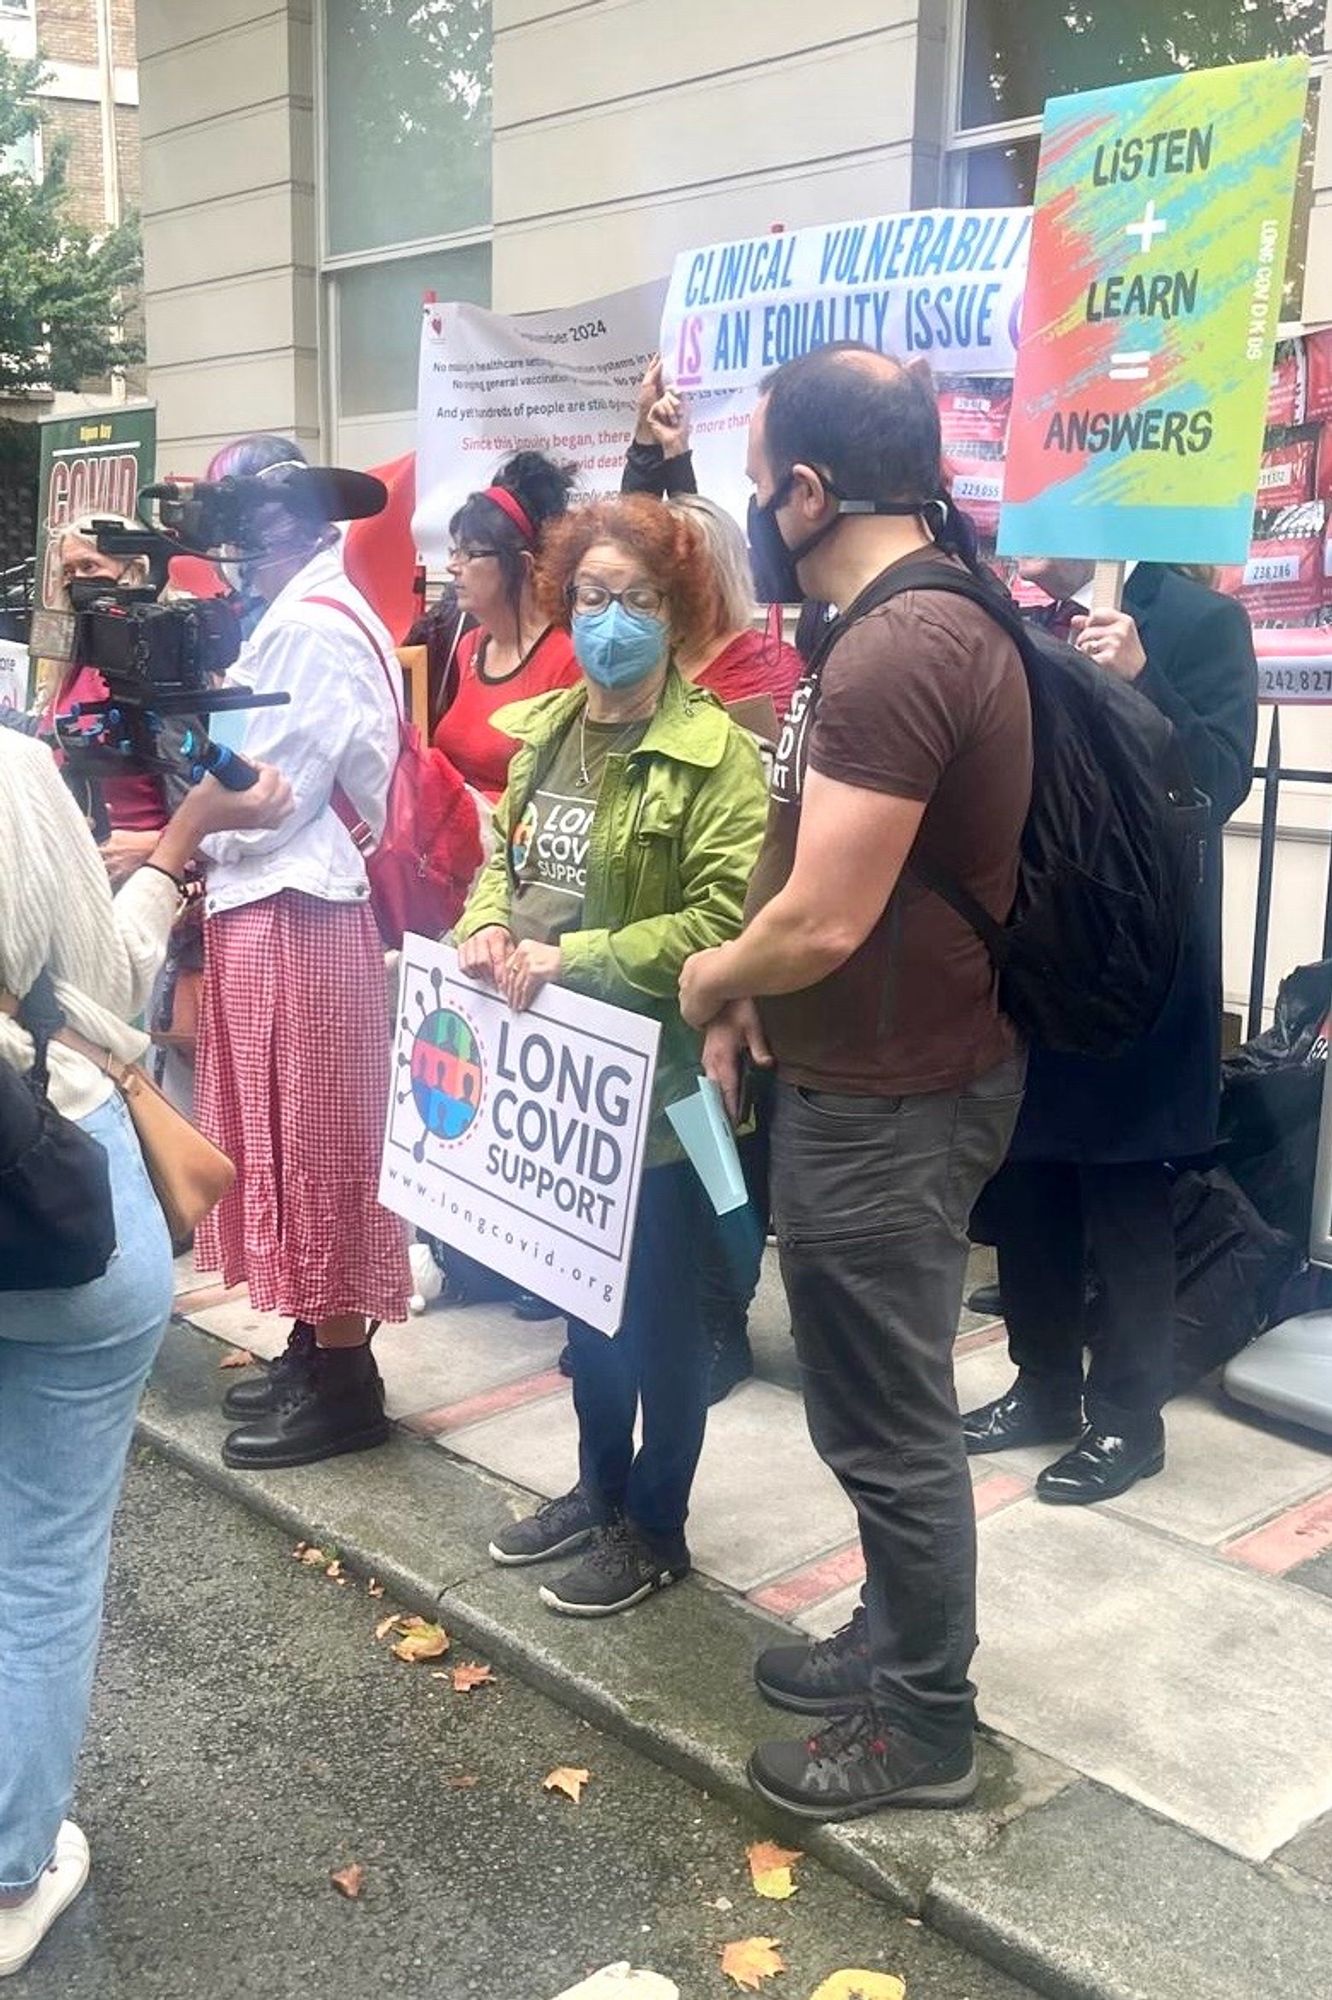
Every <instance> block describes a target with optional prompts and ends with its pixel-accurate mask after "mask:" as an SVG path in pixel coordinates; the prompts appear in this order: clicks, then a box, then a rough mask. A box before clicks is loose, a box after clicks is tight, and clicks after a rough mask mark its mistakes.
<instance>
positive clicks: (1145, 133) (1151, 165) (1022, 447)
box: [999, 56, 1308, 563]
mask: <svg viewBox="0 0 1332 2000" xmlns="http://www.w3.org/2000/svg"><path fill="white" fill-rule="evenodd" d="M1307 86H1308V63H1307V61H1306V59H1305V58H1304V57H1303V56H1293V57H1290V58H1288V59H1285V60H1282V61H1273V62H1261V63H1247V64H1239V65H1236V66H1234V67H1232V68H1229V69H1217V70H1202V71H1197V72H1195V73H1193V74H1191V75H1179V76H1170V77H1161V78H1157V79H1154V80H1152V81H1150V82H1146V83H1131V84H1119V85H1116V86H1115V87H1113V88H1112V89H1109V90H1097V91H1090V92H1087V93H1085V94H1084V95H1081V96H1078V97H1059V98H1052V99H1051V100H1050V102H1049V103H1048V104H1047V105H1046V107H1045V121H1044V125H1043V127H1042V136H1041V163H1040V172H1039V176H1038V179H1037V183H1036V218H1035V225H1034V229H1033V234H1032V253H1031V270H1030V275H1029V278H1028V283H1027V296H1026V301H1025V304H1024V307H1023V319H1022V344H1021V350H1020V353H1019V356H1018V366H1017V377H1016V381H1015V383H1014V389H1013V420H1012V429H1011V432H1010V436H1009V447H1008V458H1007V472H1006V478H1005V485H1004V505H1003V515H1002V519H1001V523H1000V530H999V547H1000V548H1001V549H1002V550H1003V551H1004V552H1005V553H1007V554H1013V555H1050V556H1076V557H1091V558H1095V559H1097V560H1112V561H1119V560H1124V559H1131V558H1137V557H1146V556H1151V557H1152V558H1154V559H1155V560H1158V561H1162V562H1204V563H1211V562H1242V561H1243V560H1244V558H1245V553H1246V551H1247V548H1248V542H1249V534H1250V528H1251V523H1252V519H1253V507H1254V492H1255V488H1256V485H1257V480H1258V471H1259V454H1260V452H1261V450H1262V441H1263V419H1264V411H1265V408H1266V402H1267V385H1268V374H1269V370H1270V368H1271V363H1272V350H1273V345H1274V342H1275V339H1276V330H1277V322H1278V321H1279V319H1280V317H1281V285H1282V274H1283V272H1284V269H1285V261H1286V239H1287V235H1288V231H1289V225H1290V211H1291V203H1292V198H1293V194H1294V186H1295V170H1296V165H1297V161H1298V157H1299V147H1300V138H1301V132H1302V128H1303V122H1304V112H1305V101H1306V96H1307Z"/></svg>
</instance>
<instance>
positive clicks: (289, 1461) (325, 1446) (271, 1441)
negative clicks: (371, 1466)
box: [222, 1345, 390, 1469]
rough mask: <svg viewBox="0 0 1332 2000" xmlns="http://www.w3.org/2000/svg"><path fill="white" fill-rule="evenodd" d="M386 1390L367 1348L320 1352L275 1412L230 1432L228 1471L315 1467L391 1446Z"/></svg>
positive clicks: (226, 1457) (226, 1455) (319, 1349)
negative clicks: (232, 1468) (353, 1453)
mask: <svg viewBox="0 0 1332 2000" xmlns="http://www.w3.org/2000/svg"><path fill="white" fill-rule="evenodd" d="M389 1433H390V1425H389V1420H388V1418H387V1417H386V1416H385V1415H384V1384H383V1382H382V1381H381V1380H380V1375H379V1370H378V1368H377V1367H376V1366H375V1358H374V1356H373V1355H372V1354H371V1352H370V1349H369V1346H368V1345H366V1346H363V1347H316V1349H315V1354H314V1366H313V1368H312V1369H311V1371H310V1373H309V1374H308V1376H306V1377H305V1378H303V1379H302V1380H300V1381H295V1382H292V1383H290V1384H289V1385H288V1386H287V1388H286V1389H284V1390H283V1392H282V1395H281V1400H280V1402H279V1405H278V1407H277V1408H276V1409H275V1410H272V1411H270V1412H269V1414H268V1415H267V1416H264V1417H258V1418H256V1419H255V1421H254V1422H253V1423H252V1424H245V1425H242V1427H241V1429H240V1430H235V1431H232V1433H231V1435H230V1437H228V1438H226V1439H225V1440H224V1442H223V1445H222V1462H223V1464H224V1465H233V1466H239V1467H242V1468H245V1467H251V1468H255V1469H262V1468H263V1467H265V1466H287V1465H315V1464H317V1463H318V1461H319V1460H320V1459H324V1458H337V1457H338V1456H339V1455H340V1454H341V1453H343V1452H347V1451H369V1450H370V1449H371V1448H372V1446H374V1445H377V1444H387V1442H388V1439H389Z"/></svg>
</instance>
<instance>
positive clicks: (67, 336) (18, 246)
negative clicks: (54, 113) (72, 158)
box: [0, 50, 143, 395]
mask: <svg viewBox="0 0 1332 2000" xmlns="http://www.w3.org/2000/svg"><path fill="white" fill-rule="evenodd" d="M42 74H43V72H42V65H41V63H40V61H37V62H20V61H17V60H16V59H14V58H13V57H11V56H9V55H7V54H5V53H4V51H3V50H0V395H12V394H13V393H14V392H15V391H16V390H23V389H35V388H47V389H77V388H78V386H79V385H80V383H82V382H85V381H87V380H88V379H89V378H90V377H93V376H98V375H106V374H109V373H110V372H111V370H112V369H113V368H123V367H125V366H127V365H129V364H131V363H133V362H135V361H140V360H142V359H143V347H142V344H141V342H140V341H139V340H138V339H137V338H136V337H135V336H133V335H131V334H128V333H127V332H126V330H125V315H126V311H127V309H128V308H129V307H130V306H131V305H132V304H133V302H134V300H135V298H136V296H137V292H138V285H139V278H140V272H141V268H142V266H141V260H140V253H139V232H138V225H137V222H135V221H134V220H128V221H126V222H124V223H122V224H121V225H120V227H119V228H117V229H114V230H111V231H110V232H109V233H107V234H106V235H104V236H102V237H100V238H94V237H93V236H91V235H90V233H89V232H88V230H87V229H85V228H84V227H83V226H82V225H81V224H80V223H79V222H78V221H77V220H76V219H75V217H74V215H73V213H72V211H71V207H70V193H69V183H68V177H67V162H66V152H65V148H64V147H63V146H62V145H61V144H59V143H55V144H53V143H51V142H50V141H49V139H47V140H46V141H45V174H44V176H43V178H42V180H40V181H34V180H33V179H32V177H31V176H30V175H29V174H28V173H27V172H26V171H25V169H24V168H23V167H22V166H21V165H19V164H17V163H16V160H15V150H16V149H20V148H22V146H23V142H24V141H25V140H27V139H29V138H30V137H31V135H32V134H33V133H34V132H35V131H36V129H37V127H38V126H39V124H40V123H41V110H40V102H39V100H38V98H37V97H36V94H35V93H36V90H37V86H38V84H39V83H40V82H41V80H42Z"/></svg>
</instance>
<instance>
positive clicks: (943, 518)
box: [920, 498, 951, 538]
mask: <svg viewBox="0 0 1332 2000" xmlns="http://www.w3.org/2000/svg"><path fill="white" fill-rule="evenodd" d="M950 504H951V503H950V502H949V501H947V500H944V499H942V498H939V499H935V500H927V501H926V502H925V505H924V506H923V507H922V508H921V510H920V511H921V514H922V515H923V516H924V518H925V519H926V520H927V521H928V520H929V518H930V510H931V508H933V507H937V508H938V510H939V525H938V527H937V528H936V529H935V531H934V532H935V536H936V538H937V537H938V536H939V535H941V534H942V533H943V531H944V529H945V528H946V527H947V526H948V514H949V509H950Z"/></svg>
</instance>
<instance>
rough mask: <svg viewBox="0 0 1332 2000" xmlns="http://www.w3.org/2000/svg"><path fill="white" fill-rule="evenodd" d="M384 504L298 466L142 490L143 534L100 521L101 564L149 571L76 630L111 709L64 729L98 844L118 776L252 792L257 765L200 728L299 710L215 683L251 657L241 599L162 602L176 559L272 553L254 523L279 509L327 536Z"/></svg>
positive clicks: (69, 768) (76, 713)
mask: <svg viewBox="0 0 1332 2000" xmlns="http://www.w3.org/2000/svg"><path fill="white" fill-rule="evenodd" d="M386 497H387V496H386V492H385V488H384V486H383V484H382V483H381V482H380V481H379V480H377V479H374V478H372V477H370V476H369V475H368V474H366V473H359V472H348V471H344V470H342V469H340V468H338V467H333V466H307V465H304V464H301V463H299V462H297V461H293V462H292V463H291V464H290V465H278V466H274V467H270V468H269V469H268V470H267V471H266V472H265V473H262V474H255V475H253V476H245V477H229V478H226V479H221V480H216V481H205V480H193V481H186V480H182V481H174V480H173V481H167V482H165V483H163V484H161V485H156V486H145V487H144V488H143V490H142V492H141V493H140V494H139V501H138V506H139V513H138V520H139V526H138V527H136V528H127V527H125V526H124V525H123V523H122V522H120V521H114V520H103V521H94V523H93V530H92V532H93V538H94V540H95V541H96V543H97V547H98V548H99V549H100V550H101V552H102V553H103V554H104V555H110V556H116V557H119V558H120V559H121V560H122V561H124V562H129V561H131V560H132V559H133V558H135V557H143V558H144V559H145V561H146V565H147V571H148V580H147V582H146V583H145V584H144V585H142V586H139V587H133V588H128V589H127V588H125V587H123V586H121V585H119V584H108V586H107V589H106V591H105V593H104V594H102V595H101V596H99V597H98V598H96V599H95V600H94V602H93V603H92V604H91V605H89V606H87V607H86V608H84V609H82V610H80V611H77V612H76V613H75V614H74V617H73V621H72V623H73V634H72V656H73V658H75V659H76V660H78V661H79V662H80V663H81V664H84V665H87V666H91V667H94V668H95V669H96V670H97V672H98V673H99V674H100V675H101V677H102V679H103V680H104V681H105V682H106V686H107V694H106V698H105V699H104V700H99V701H93V702H80V703H77V704H76V705H75V706H74V707H73V708H72V709H71V710H70V711H69V712H68V713H67V714H66V715H63V716H61V717H60V718H59V719H58V721H57V724H56V735H57V739H58V741H59V743H60V747H61V749H62V751H63V753H64V757H65V771H66V775H67V777H68V779H69V781H70V783H71V786H72V788H73V789H74V791H75V795H76V796H77V797H78V798H79V799H80V802H81V803H82V804H83V805H84V808H85V810H86V811H88V812H89V814H90V816H91V817H92V820H93V825H94V830H95V832H96V833H97V836H98V838H99V839H104V838H105V837H106V831H107V823H106V814H105V808H104V804H103V801H102V798H101V793H100V789H99V781H101V780H105V779H106V778H108V777H115V776H120V775H124V774H125V773H126V772H142V771H150V772H157V773H161V774H162V775H163V776H165V777H167V778H168V779H171V778H174V779H176V780H178V781H179V780H180V779H181V778H183V777H187V778H188V779H189V781H190V782H194V783H197V782H198V780H199V779H200V778H201V777H202V776H203V774H204V772H205V771H211V772H212V773H213V775H214V776H215V777H216V778H217V779H218V781H219V783H221V784H224V785H226V786H227V787H228V788H229V789H231V790H233V791H243V790H245V789H247V788H248V787H249V786H250V785H252V784H253V783H254V782H255V778H256V776H257V773H256V772H255V770H254V767H253V765H250V764H247V763H246V762H245V760H244V758H242V757H238V756H237V755H236V754H235V752H234V751H232V750H229V749H227V748H226V747H225V746H224V745H222V744H217V743H213V742H212V741H211V740H210V739H209V737H208V735H207V733H206V730H205V728H204V726H203V720H204V718H206V717H207V716H209V715H215V714H218V713H226V712H230V711H233V710H236V709H252V708H267V707H273V706H277V705H280V704H282V703H285V702H286V701H287V700H288V699H289V697H288V696H287V695H286V694H281V693H274V694H254V693H252V692H250V690H249V689H247V688H240V687H238V688H223V687H219V686H218V685H217V683H218V681H219V680H220V679H221V677H222V676H223V675H224V674H225V673H226V671H227V669H228V668H229V667H230V666H232V664H233V663H234V662H235V660H236V659H237V657H238V656H239V653H240V649H241V644H242V640H243V631H242V626H241V609H242V607H241V600H240V599H239V597H237V596H235V595H232V596H229V597H224V598H200V597H173V598H171V599H169V600H168V601H167V602H165V603H163V602H161V601H160V600H161V593H162V591H163V590H164V588H165V587H166V583H167V577H168V572H169V568H170V563H171V560H172V558H173V557H174V556H178V555H194V556H200V557H203V558H205V559H206V560H210V561H216V560H218V559H219V558H220V557H222V556H226V557H228V558H230V559H236V558H239V559H242V560H243V559H245V558H246V557H251V558H253V557H256V556H259V555H262V554H263V553H265V550H264V547H263V545H262V542H261V540H260V538H259V536H258V535H257V533H256V519H257V514H258V510H259V508H261V507H265V506H270V505H272V504H273V503H274V502H277V503H278V504H279V505H280V506H281V507H282V508H284V509H285V510H286V511H287V512H288V513H290V514H292V515H294V516H295V517H296V518H297V520H298V521H304V522H305V524H306V525H308V526H309V527H311V528H313V529H318V528H320V527H322V526H324V525H326V524H327V523H328V522H330V521H341V520H351V519H355V518H359V517H361V516H363V515H368V514H375V513H378V512H379V511H380V509H381V508H382V507H383V505H384V502H385V499H386ZM151 503H155V504H156V507H157V520H156V521H155V522H154V521H153V520H151V519H149V518H145V509H146V508H147V507H148V506H149V505H150V504H151Z"/></svg>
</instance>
